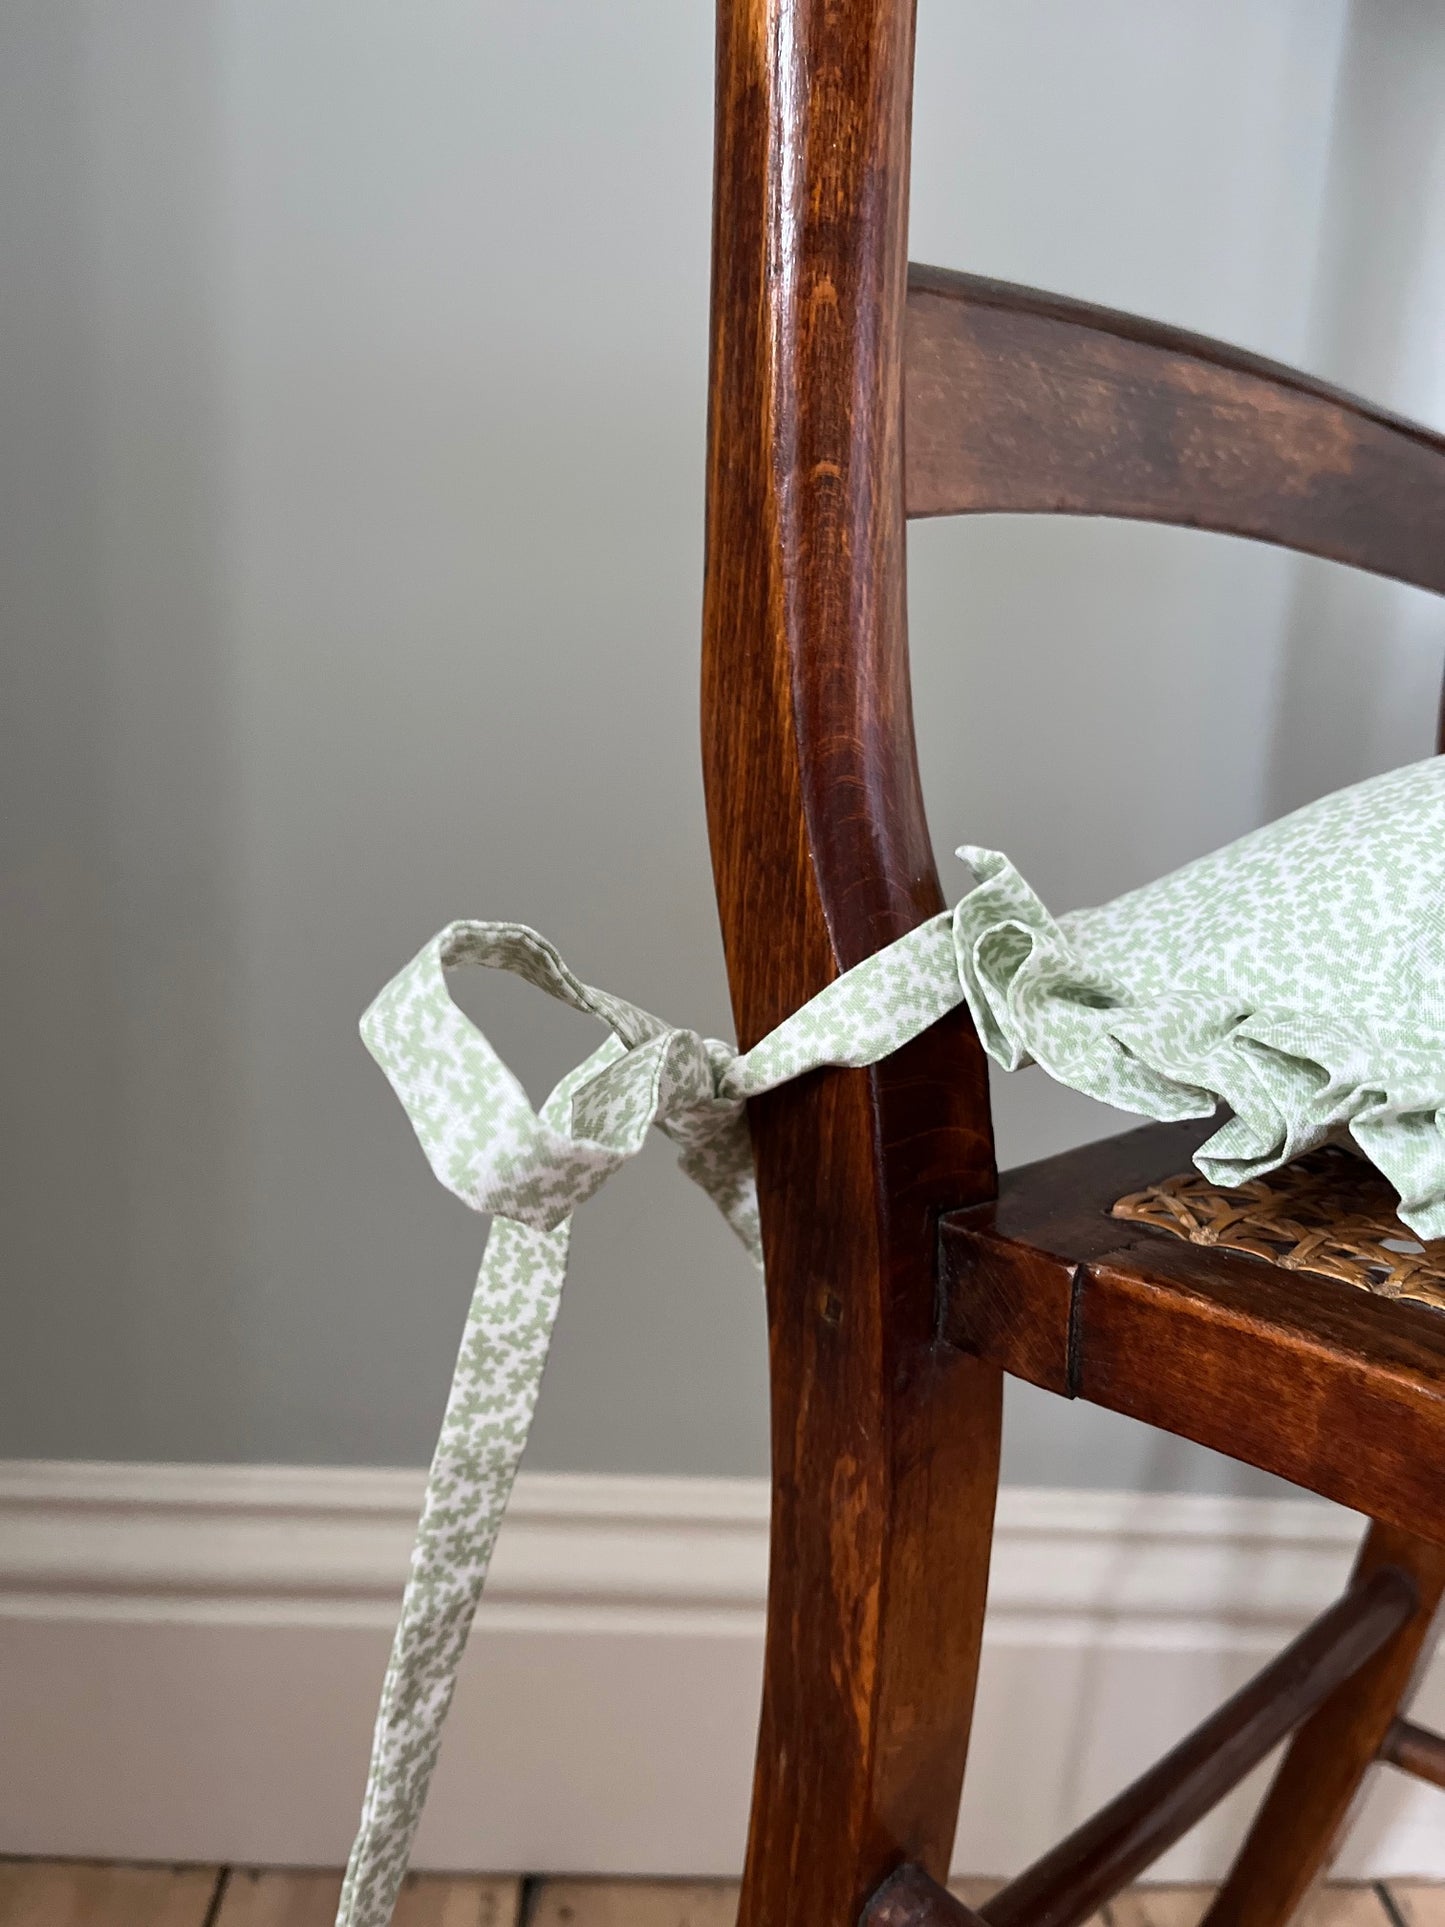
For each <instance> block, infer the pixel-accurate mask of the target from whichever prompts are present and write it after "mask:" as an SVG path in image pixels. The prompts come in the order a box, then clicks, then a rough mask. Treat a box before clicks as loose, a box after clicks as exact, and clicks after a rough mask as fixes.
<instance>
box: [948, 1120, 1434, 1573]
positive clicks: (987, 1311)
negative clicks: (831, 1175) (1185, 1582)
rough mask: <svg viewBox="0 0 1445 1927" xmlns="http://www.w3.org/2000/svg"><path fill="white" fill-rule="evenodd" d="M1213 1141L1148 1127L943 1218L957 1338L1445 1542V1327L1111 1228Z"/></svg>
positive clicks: (1367, 1299) (1399, 1306)
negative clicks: (1130, 1200) (1112, 1213)
mask: <svg viewBox="0 0 1445 1927" xmlns="http://www.w3.org/2000/svg"><path fill="white" fill-rule="evenodd" d="M1212 1128H1213V1126H1212V1124H1211V1123H1210V1121H1208V1120H1204V1121H1202V1122H1199V1121H1195V1122H1191V1123H1188V1124H1167V1125H1150V1126H1147V1127H1145V1128H1144V1129H1143V1130H1138V1131H1131V1132H1128V1133H1127V1134H1126V1135H1124V1136H1122V1137H1119V1138H1114V1139H1110V1140H1108V1141H1107V1142H1105V1143H1102V1144H1096V1145H1089V1146H1085V1147H1084V1148H1083V1149H1081V1150H1078V1151H1072V1152H1068V1153H1066V1154H1065V1155H1064V1156H1062V1157H1058V1158H1049V1159H1045V1160H1043V1161H1042V1162H1040V1163H1039V1164H1035V1165H1030V1166H1027V1167H1025V1168H1024V1169H1023V1170H1020V1171H1013V1172H1010V1173H1008V1174H1007V1175H1006V1176H1005V1178H1004V1179H1003V1181H1002V1184H1001V1188H1000V1193H999V1197H998V1200H997V1202H996V1203H995V1204H991V1205H988V1206H984V1207H980V1208H977V1209H974V1210H970V1211H966V1212H960V1213H958V1214H954V1215H950V1216H949V1217H947V1218H946V1219H945V1220H944V1222H943V1224H942V1226H941V1227H940V1252H941V1261H942V1271H943V1277H942V1285H941V1289H942V1293H943V1299H944V1310H943V1330H944V1332H945V1334H946V1335H947V1337H948V1338H949V1339H950V1341H951V1342H953V1343H955V1344H958V1345H960V1346H962V1347H964V1348H965V1349H968V1350H971V1351H974V1352H976V1353H978V1355H980V1356H983V1357H989V1358H992V1359H994V1360H995V1361H996V1362H997V1363H999V1364H1000V1365H1002V1366H1003V1367H1004V1368H1005V1369H1006V1370H1008V1371H1010V1372H1012V1373H1014V1374H1016V1375H1017V1376H1019V1377H1023V1378H1028V1379H1030V1380H1031V1381H1032V1382H1033V1383H1035V1384H1039V1385H1043V1386H1045V1387H1046V1388H1047V1389H1049V1390H1051V1391H1055V1392H1059V1393H1062V1394H1064V1395H1065V1396H1071V1397H1078V1398H1084V1399H1088V1400H1089V1401H1090V1402H1091V1403H1093V1404H1098V1405H1105V1406H1108V1407H1109V1408H1110V1409H1111V1410H1113V1411H1118V1412H1124V1413H1127V1414H1128V1415H1129V1416H1130V1417H1133V1418H1137V1419H1142V1420H1143V1421H1145V1422H1146V1423H1148V1424H1152V1425H1157V1426H1159V1427H1160V1428H1161V1429H1163V1430H1165V1431H1170V1432H1175V1433H1178V1434H1179V1435H1180V1436H1182V1437H1184V1438H1189V1439H1193V1440H1194V1441H1195V1442H1196V1443H1198V1444H1201V1445H1208V1446H1212V1447H1213V1448H1214V1449H1215V1450H1217V1451H1222V1452H1226V1453H1228V1454H1229V1455H1230V1456H1231V1457H1233V1458H1237V1459H1244V1460H1247V1461H1248V1462H1249V1463H1251V1464H1253V1465H1257V1466H1260V1467H1262V1468H1263V1469H1264V1470H1266V1471H1269V1472H1274V1473H1277V1474H1278V1475H1279V1476H1281V1477H1283V1478H1287V1479H1290V1480H1292V1481H1293V1482H1294V1483H1295V1484H1297V1485H1303V1486H1306V1487H1308V1488H1309V1489H1310V1490H1312V1491H1315V1492H1319V1493H1322V1494H1323V1495H1324V1496H1325V1497H1327V1498H1331V1499H1336V1500H1338V1501H1339V1502H1340V1503H1341V1504H1343V1505H1348V1506H1351V1507H1353V1508H1355V1509H1356V1510H1358V1511H1361V1512H1365V1513H1367V1514H1372V1515H1374V1516H1377V1517H1381V1518H1384V1519H1387V1520H1390V1521H1392V1522H1393V1523H1395V1524H1396V1525H1398V1526H1400V1527H1402V1528H1404V1529H1405V1530H1407V1531H1411V1532H1416V1533H1420V1534H1423V1535H1426V1536H1428V1537H1435V1538H1438V1539H1440V1540H1441V1541H1445V1481H1442V1480H1441V1479H1440V1477H1439V1475H1438V1470H1437V1468H1438V1467H1439V1465H1440V1464H1441V1462H1442V1454H1445V1315H1442V1314H1441V1313H1439V1312H1437V1311H1433V1310H1430V1309H1428V1308H1426V1307H1424V1306H1419V1305H1412V1304H1406V1303H1400V1302H1392V1301H1389V1300H1386V1299H1381V1298H1377V1297H1373V1296H1371V1295H1370V1294H1369V1293H1367V1292H1363V1291H1359V1290H1357V1289H1355V1288H1354V1287H1352V1286H1349V1285H1342V1284H1337V1283H1335V1282H1333V1281H1331V1280H1329V1279H1323V1278H1315V1277H1312V1276H1309V1275H1307V1274H1304V1273H1300V1272H1287V1271H1283V1270H1281V1269H1280V1268H1279V1267H1277V1266H1274V1265H1270V1264H1267V1263H1265V1262H1264V1261H1263V1260H1260V1259H1254V1258H1248V1257H1243V1256H1239V1255H1237V1254H1234V1253H1231V1252H1225V1251H1220V1250H1217V1249H1210V1248H1207V1247H1202V1246H1199V1245H1191V1244H1185V1243H1183V1242H1181V1241H1180V1240H1178V1239H1175V1238H1172V1237H1170V1236H1169V1235H1168V1234H1167V1233H1165V1232H1161V1231H1156V1230H1153V1229H1152V1228H1150V1227H1148V1226H1145V1225H1137V1224H1127V1223H1123V1222H1120V1221H1119V1220H1116V1219H1113V1218H1110V1217H1109V1215H1108V1213H1109V1208H1110V1206H1111V1204H1112V1203H1113V1201H1114V1200H1115V1199H1116V1198H1118V1197H1120V1196H1122V1195H1123V1194H1124V1193H1126V1192H1129V1191H1134V1190H1138V1189H1141V1188H1142V1187H1143V1186H1144V1185H1145V1184H1148V1183H1151V1182H1153V1181H1155V1180H1157V1179H1159V1178H1162V1177H1164V1176H1167V1175H1169V1174H1170V1173H1171V1172H1174V1171H1178V1170H1181V1169H1183V1168H1185V1167H1186V1166H1187V1164H1188V1162H1189V1158H1190V1156H1191V1154H1192V1152H1193V1150H1194V1148H1195V1146H1196V1145H1197V1144H1198V1143H1199V1141H1200V1140H1201V1139H1202V1137H1203V1136H1205V1135H1206V1134H1207V1133H1208V1132H1209V1131H1210V1130H1211V1129H1212Z"/></svg>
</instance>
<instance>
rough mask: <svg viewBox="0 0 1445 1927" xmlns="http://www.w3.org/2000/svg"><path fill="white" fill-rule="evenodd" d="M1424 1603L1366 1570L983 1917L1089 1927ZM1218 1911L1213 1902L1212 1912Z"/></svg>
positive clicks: (1391, 1571) (1410, 1589) (1403, 1576)
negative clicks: (1106, 1904)
mask: <svg viewBox="0 0 1445 1927" xmlns="http://www.w3.org/2000/svg"><path fill="white" fill-rule="evenodd" d="M1418 1605H1419V1600H1418V1595H1417V1593H1416V1591H1415V1587H1414V1584H1413V1582H1412V1580H1411V1578H1410V1576H1409V1575H1408V1574H1407V1573H1406V1572H1405V1571H1403V1570H1401V1569H1400V1568H1398V1567H1396V1566H1394V1565H1391V1564H1388V1563H1385V1562H1384V1561H1382V1560H1376V1561H1373V1562H1363V1563H1362V1565H1361V1567H1360V1568H1359V1570H1358V1571H1357V1573H1356V1577H1355V1580H1354V1583H1353V1584H1352V1585H1351V1586H1350V1588H1349V1590H1348V1591H1347V1592H1346V1593H1345V1594H1344V1595H1343V1596H1342V1597H1341V1598H1340V1599H1338V1600H1337V1601H1336V1602H1335V1604H1334V1605H1333V1606H1331V1607H1329V1608H1328V1610H1327V1611H1325V1612H1323V1613H1321V1615H1320V1616H1319V1618H1318V1619H1317V1620H1315V1622H1314V1624H1313V1625H1312V1626H1309V1627H1308V1628H1306V1630H1305V1631H1304V1632H1302V1633H1301V1634H1300V1635H1299V1637H1298V1638H1296V1639H1294V1640H1292V1641H1291V1642H1290V1644H1289V1645H1288V1646H1287V1647H1286V1648H1285V1650H1284V1651H1283V1652H1282V1653H1281V1654H1280V1655H1279V1656H1278V1658H1276V1659H1273V1660H1271V1661H1270V1663H1269V1664H1268V1665H1267V1666H1265V1667H1264V1668H1263V1669H1262V1670H1261V1671H1260V1672H1258V1673H1257V1674H1256V1675H1255V1677H1254V1678H1253V1679H1252V1680H1250V1681H1249V1682H1248V1683H1247V1684H1246V1685H1244V1686H1243V1687H1241V1688H1240V1690H1239V1691H1238V1692H1237V1693H1234V1694H1232V1695H1231V1696H1230V1698H1229V1699H1228V1700H1226V1701H1225V1703H1224V1705H1223V1706H1221V1707H1220V1708H1219V1709H1218V1710H1217V1711H1216V1712H1214V1713H1212V1714H1211V1715H1210V1716H1209V1718H1208V1719H1207V1720H1205V1721H1204V1722H1203V1723H1202V1724H1201V1725H1200V1726H1198V1727H1197V1728H1196V1729H1195V1730H1194V1732H1193V1733H1191V1734H1190V1735H1189V1736H1188V1738H1187V1739H1184V1740H1182V1741H1181V1742H1180V1743H1179V1745H1178V1746H1176V1747H1174V1748H1172V1749H1171V1750H1170V1752H1168V1753H1167V1754H1166V1755H1165V1756H1164V1758H1163V1759H1162V1760H1160V1761H1158V1762H1157V1764H1156V1765H1154V1766H1152V1767H1150V1768H1149V1770H1148V1771H1147V1772H1146V1773H1143V1774H1141V1775H1140V1777H1139V1778H1138V1779H1137V1780H1136V1781H1135V1782H1134V1783H1133V1785H1132V1786H1128V1787H1126V1788H1125V1789H1124V1790H1123V1792H1121V1793H1119V1794H1117V1795H1116V1796H1115V1797H1114V1798H1113V1799H1112V1800H1110V1801H1109V1802H1108V1803H1107V1804H1106V1805H1105V1806H1103V1807H1101V1808H1100V1809H1099V1811H1098V1812H1097V1813H1096V1814H1094V1815H1093V1817H1092V1818H1091V1819H1089V1820H1086V1821H1085V1822H1084V1824H1083V1825H1082V1826H1080V1827H1077V1828H1075V1830H1074V1831H1073V1833H1071V1834H1070V1835H1069V1836H1068V1837H1067V1839H1065V1840H1062V1841H1060V1842H1059V1844H1058V1845H1057V1846H1056V1847H1054V1848H1052V1849H1051V1850H1050V1851H1049V1852H1048V1853H1046V1854H1044V1855H1043V1857H1042V1858H1041V1859H1040V1860H1038V1861H1036V1862H1035V1863H1034V1865H1033V1866H1032V1867H1030V1868H1028V1869H1026V1871H1025V1872H1023V1873H1021V1874H1020V1875H1019V1876H1018V1878H1017V1879H1016V1880H1011V1881H1010V1882H1009V1883H1008V1885H1007V1886H1006V1887H1005V1888H1003V1890H1002V1891H1001V1892H1000V1893H998V1894H995V1895H994V1897H993V1899H991V1900H989V1901H986V1902H985V1903H984V1905H983V1906H982V1908H980V1910H979V1911H980V1913H981V1915H982V1917H983V1919H984V1920H985V1921H986V1922H987V1923H988V1927H1081V1924H1082V1923H1083V1922H1084V1921H1086V1920H1087V1919H1088V1918H1089V1917H1090V1916H1091V1915H1092V1914H1093V1913H1094V1912H1095V1910H1096V1909H1097V1908H1099V1907H1101V1906H1102V1905H1103V1903H1104V1902H1105V1901H1107V1900H1108V1899H1109V1898H1110V1897H1111V1896H1112V1895H1114V1894H1116V1893H1118V1892H1120V1890H1121V1889H1122V1888H1124V1887H1125V1886H1127V1885H1128V1884H1129V1882H1130V1881H1132V1880H1133V1879H1134V1878H1135V1876H1136V1875H1138V1874H1140V1873H1142V1872H1143V1871H1144V1869H1145V1868H1147V1867H1149V1866H1152V1865H1153V1863H1154V1861H1156V1860H1157V1859H1158V1858H1159V1856H1160V1854H1162V1853H1163V1852H1164V1851H1165V1850H1166V1849H1167V1848H1168V1847H1170V1846H1172V1845H1173V1844H1174V1842H1175V1841H1176V1840H1179V1839H1182V1837H1183V1836H1184V1835H1185V1834H1186V1833H1187V1832H1188V1831H1189V1829H1190V1828H1191V1827H1192V1826H1194V1825H1195V1824H1196V1822H1197V1821H1199V1820H1201V1819H1202V1818H1203V1817H1204V1815H1205V1814H1206V1813H1209V1812H1211V1811H1212V1809H1213V1808H1214V1807H1215V1806H1217V1805H1218V1803H1219V1801H1220V1800H1221V1799H1223V1797H1224V1795H1225V1794H1226V1793H1228V1792H1229V1791H1230V1790H1231V1789H1232V1788H1234V1787H1236V1786H1238V1784H1239V1782H1240V1781H1241V1780H1242V1779H1244V1777H1245V1776H1246V1774H1248V1773H1249V1772H1251V1771H1252V1769H1253V1768H1254V1767H1255V1766H1257V1765H1258V1764H1259V1762H1260V1761H1261V1760H1263V1759H1264V1758H1265V1757H1266V1756H1267V1755H1268V1754H1269V1753H1271V1752H1272V1751H1273V1750H1274V1748H1275V1747H1276V1746H1277V1745H1278V1744H1279V1742H1280V1740H1281V1739H1283V1738H1284V1736H1285V1735H1286V1734H1287V1733H1290V1732H1292V1731H1293V1730H1294V1728H1295V1727H1296V1726H1298V1725H1299V1723H1300V1721H1301V1720H1302V1719H1305V1718H1306V1717H1307V1716H1308V1715H1309V1714H1310V1713H1312V1712H1313V1711H1314V1709H1316V1708H1317V1707H1321V1706H1326V1705H1329V1704H1331V1703H1335V1704H1338V1703H1339V1700H1340V1699H1342V1698H1343V1695H1340V1694H1339V1693H1338V1689H1339V1688H1340V1687H1341V1686H1343V1685H1344V1684H1345V1683H1346V1682H1347V1681H1348V1682H1353V1681H1355V1680H1357V1679H1359V1678H1360V1677H1362V1675H1363V1674H1364V1671H1365V1669H1366V1668H1367V1667H1368V1665H1369V1662H1370V1661H1371V1660H1372V1659H1374V1658H1375V1657H1376V1656H1377V1655H1379V1654H1381V1653H1382V1652H1383V1651H1385V1650H1387V1649H1390V1650H1392V1649H1393V1648H1392V1642H1395V1641H1396V1637H1397V1635H1399V1634H1400V1632H1401V1630H1402V1628H1404V1627H1405V1626H1406V1625H1407V1624H1409V1622H1410V1621H1411V1620H1412V1618H1413V1617H1414V1616H1415V1614H1416V1611H1417V1608H1418ZM1332 1696H1334V1699H1333V1702H1332ZM1219 1905H1220V1903H1219V1901H1218V1900H1216V1901H1215V1903H1214V1909H1215V1911H1217V1910H1218V1908H1219ZM1280 1918H1281V1919H1283V1918H1284V1916H1283V1915H1281V1916H1280Z"/></svg>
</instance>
